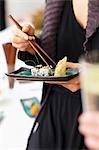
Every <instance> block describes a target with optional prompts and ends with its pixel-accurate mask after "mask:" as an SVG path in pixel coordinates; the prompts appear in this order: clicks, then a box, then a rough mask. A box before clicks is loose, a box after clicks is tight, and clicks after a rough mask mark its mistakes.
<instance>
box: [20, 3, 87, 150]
mask: <svg viewBox="0 0 99 150" xmlns="http://www.w3.org/2000/svg"><path fill="white" fill-rule="evenodd" d="M62 16H63V17H62V18H61V22H60V25H59V28H58V32H57V61H58V60H60V59H62V58H63V57H64V56H67V57H68V61H72V62H78V58H79V56H80V55H81V54H82V53H83V52H84V50H83V42H84V40H85V30H84V29H82V28H81V26H80V25H79V24H78V23H77V21H76V18H75V16H74V13H73V7H72V3H71V1H66V5H65V6H64V10H63V15H62ZM19 57H20V56H19ZM21 59H22V58H21ZM41 103H42V109H41V111H40V113H39V115H38V116H37V118H36V121H35V123H34V126H33V128H32V131H31V134H30V137H29V139H28V144H27V150H40V149H42V150H56V149H57V150H63V149H66V150H72V149H73V150H74V149H75V150H80V149H85V145H84V141H83V136H82V135H81V134H80V133H79V131H78V116H79V115H80V113H81V112H82V105H81V95H80V90H79V91H77V92H74V93H73V92H71V91H70V90H68V89H66V88H64V87H62V86H59V85H48V84H44V88H43V96H42V102H41Z"/></svg>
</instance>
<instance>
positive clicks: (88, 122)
mask: <svg viewBox="0 0 99 150" xmlns="http://www.w3.org/2000/svg"><path fill="white" fill-rule="evenodd" d="M79 123H80V126H79V131H80V132H81V133H82V134H83V135H84V137H85V143H86V145H87V147H88V148H89V149H91V150H99V112H86V113H83V114H82V115H81V116H80V118H79Z"/></svg>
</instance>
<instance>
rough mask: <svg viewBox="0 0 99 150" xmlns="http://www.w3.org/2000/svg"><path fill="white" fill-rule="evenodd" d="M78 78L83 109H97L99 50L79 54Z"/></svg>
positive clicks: (98, 99)
mask: <svg viewBox="0 0 99 150" xmlns="http://www.w3.org/2000/svg"><path fill="white" fill-rule="evenodd" d="M79 63H80V80H81V95H82V105H83V110H84V111H99V50H93V51H90V52H89V53H88V54H87V55H86V56H84V55H83V56H81V58H80V59H79Z"/></svg>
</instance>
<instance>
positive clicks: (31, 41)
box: [9, 15, 56, 66]
mask: <svg viewBox="0 0 99 150" xmlns="http://www.w3.org/2000/svg"><path fill="white" fill-rule="evenodd" d="M9 18H10V19H11V20H12V21H13V22H14V23H15V24H16V26H17V28H19V29H20V30H22V27H21V26H20V24H19V23H18V22H17V21H16V20H15V19H14V18H13V17H12V15H9ZM34 36H35V35H34ZM28 42H29V44H30V45H31V47H32V48H33V50H34V51H35V52H36V53H37V54H38V55H39V56H40V57H41V59H42V60H43V61H44V62H45V64H46V65H47V66H49V64H48V63H47V61H46V60H45V58H44V57H43V56H42V55H41V54H40V52H39V51H38V50H40V51H41V52H42V53H43V54H44V55H45V56H46V57H47V58H48V59H49V60H50V61H51V62H52V63H53V64H54V66H56V63H55V62H54V61H53V60H52V58H51V57H50V56H49V55H48V54H47V53H46V52H45V51H44V50H43V49H42V48H41V47H40V46H39V45H38V44H37V43H36V42H35V41H33V40H28Z"/></svg>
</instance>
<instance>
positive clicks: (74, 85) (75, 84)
mask: <svg viewBox="0 0 99 150" xmlns="http://www.w3.org/2000/svg"><path fill="white" fill-rule="evenodd" d="M66 65H67V68H78V67H79V66H80V64H79V63H71V62H67V64H66ZM50 84H58V85H62V86H63V87H65V88H67V89H69V90H70V91H72V92H76V91H77V90H79V89H80V79H79V76H77V77H75V78H73V79H71V80H69V81H66V83H65V82H64V83H56V82H54V83H50Z"/></svg>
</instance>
